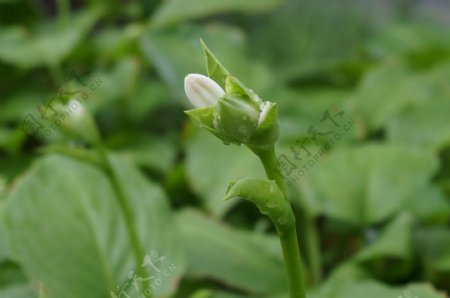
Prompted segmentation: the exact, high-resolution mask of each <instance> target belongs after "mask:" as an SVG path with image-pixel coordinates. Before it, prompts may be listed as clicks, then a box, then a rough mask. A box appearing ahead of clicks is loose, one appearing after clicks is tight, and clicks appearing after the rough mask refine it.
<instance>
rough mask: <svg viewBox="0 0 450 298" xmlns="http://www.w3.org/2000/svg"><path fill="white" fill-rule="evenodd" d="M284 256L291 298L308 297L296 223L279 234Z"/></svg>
mask: <svg viewBox="0 0 450 298" xmlns="http://www.w3.org/2000/svg"><path fill="white" fill-rule="evenodd" d="M279 236H280V243H281V248H282V250H283V257H284V261H285V266H286V271H287V276H288V284H289V294H290V297H291V298H306V291H305V286H304V280H305V278H304V275H303V267H302V260H301V257H300V249H299V246H298V240H297V229H296V228H295V223H294V225H293V226H292V228H291V229H290V230H288V231H285V232H284V233H283V234H279Z"/></svg>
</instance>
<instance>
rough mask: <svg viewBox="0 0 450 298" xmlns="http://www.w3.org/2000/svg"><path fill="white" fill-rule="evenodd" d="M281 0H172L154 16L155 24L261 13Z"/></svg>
mask: <svg viewBox="0 0 450 298" xmlns="http://www.w3.org/2000/svg"><path fill="white" fill-rule="evenodd" d="M280 3H281V1H280V0H246V1H240V0H229V1H220V0H208V1H205V0H170V1H166V2H164V4H163V5H161V6H160V8H159V9H158V11H156V13H155V15H154V16H153V18H152V24H153V26H157V27H159V26H167V25H171V24H174V23H179V22H184V21H187V20H190V19H197V18H201V17H206V16H210V15H215V14H219V13H226V12H246V13H259V12H263V11H267V10H270V9H273V8H275V7H276V6H277V5H278V4H280Z"/></svg>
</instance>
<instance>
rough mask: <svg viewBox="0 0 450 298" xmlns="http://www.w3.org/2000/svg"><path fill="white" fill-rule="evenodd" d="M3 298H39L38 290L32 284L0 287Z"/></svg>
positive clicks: (0, 295) (0, 294)
mask: <svg viewBox="0 0 450 298" xmlns="http://www.w3.org/2000/svg"><path fill="white" fill-rule="evenodd" d="M0 297H2V298H37V297H38V292H37V290H36V289H35V288H33V287H32V286H30V285H14V286H11V287H7V288H0Z"/></svg>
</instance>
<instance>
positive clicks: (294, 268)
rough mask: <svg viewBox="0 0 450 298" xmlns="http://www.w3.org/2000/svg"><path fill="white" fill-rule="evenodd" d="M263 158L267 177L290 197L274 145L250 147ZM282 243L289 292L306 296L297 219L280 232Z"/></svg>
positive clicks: (297, 295)
mask: <svg viewBox="0 0 450 298" xmlns="http://www.w3.org/2000/svg"><path fill="white" fill-rule="evenodd" d="M249 148H250V150H252V151H253V152H254V153H255V154H256V155H257V156H258V157H259V159H260V160H261V162H262V164H263V166H264V170H265V172H266V175H267V177H268V178H269V179H270V180H274V181H275V182H276V183H277V185H278V187H279V188H280V190H281V191H282V192H283V194H284V196H285V197H286V198H289V197H288V193H287V187H286V182H285V181H284V177H283V176H282V175H281V173H280V171H279V168H278V164H277V158H276V155H275V148H274V147H273V146H272V147H270V148H268V149H260V148H256V147H249ZM278 235H279V237H280V243H281V247H282V250H283V258H284V262H285V266H286V272H287V277H288V285H289V293H290V297H291V298H306V291H305V278H304V275H303V265H302V260H301V255H300V248H299V244H298V238H297V229H296V224H295V221H294V222H293V224H292V227H291V228H290V229H288V230H287V231H283V232H282V233H280V232H279V233H278Z"/></svg>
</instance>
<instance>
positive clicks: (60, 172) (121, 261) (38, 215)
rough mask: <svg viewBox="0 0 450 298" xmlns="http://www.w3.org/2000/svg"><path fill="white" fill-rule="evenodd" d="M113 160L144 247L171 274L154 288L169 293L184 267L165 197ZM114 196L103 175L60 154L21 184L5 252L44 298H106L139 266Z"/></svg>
mask: <svg viewBox="0 0 450 298" xmlns="http://www.w3.org/2000/svg"><path fill="white" fill-rule="evenodd" d="M112 162H113V169H114V171H115V172H117V176H118V180H119V185H121V187H122V188H123V189H124V193H125V195H126V198H127V202H128V204H129V210H128V211H127V212H130V214H131V216H132V220H133V221H132V222H131V225H132V226H133V228H134V229H136V231H137V235H138V238H139V240H140V243H141V245H142V249H143V250H144V251H145V253H149V252H150V251H151V250H155V251H158V252H159V253H160V254H161V255H163V256H165V257H166V258H167V261H166V262H167V263H164V264H163V265H162V266H166V265H168V264H169V262H170V263H173V264H175V266H176V268H177V271H176V272H174V274H173V275H171V276H169V277H167V278H166V279H165V281H164V283H163V284H161V286H160V287H158V288H157V289H156V292H157V293H160V294H163V293H164V294H168V293H170V292H171V291H173V289H174V286H175V281H176V280H177V279H178V277H179V276H180V274H181V273H182V270H183V269H182V268H183V264H182V258H181V255H180V253H181V251H180V249H181V246H179V245H178V244H177V241H176V239H177V236H176V233H175V230H174V226H173V223H172V219H171V213H170V210H169V206H168V204H167V201H166V199H165V196H164V194H163V193H162V192H161V190H160V189H159V188H158V187H157V186H156V185H154V184H152V183H150V182H149V181H147V180H146V179H145V178H144V177H143V176H142V175H141V174H140V173H139V172H137V171H136V170H135V169H134V168H132V167H130V166H128V165H127V164H126V163H124V162H122V161H120V160H119V159H117V158H112ZM116 196H117V194H116V193H115V191H114V188H113V186H112V184H111V181H110V180H109V179H108V178H107V176H106V175H105V174H104V172H102V171H100V170H99V169H97V168H95V167H93V166H90V165H87V164H84V163H80V162H76V161H74V160H72V159H69V158H65V157H59V156H49V157H46V158H44V159H41V160H39V161H37V162H36V163H35V164H34V166H33V167H32V168H31V170H30V171H29V172H28V173H27V174H26V175H25V176H24V177H23V178H22V179H21V180H20V181H19V183H18V184H17V186H16V188H15V190H14V192H13V193H12V194H11V195H10V196H9V198H8V200H7V205H6V212H5V214H6V215H5V216H6V224H7V232H8V238H9V244H10V245H9V246H10V248H11V252H12V254H13V255H14V257H15V258H16V259H17V260H18V261H19V262H20V264H21V265H22V266H23V268H24V270H25V271H26V273H27V274H28V275H29V276H30V277H31V278H32V279H33V280H35V281H39V282H42V283H43V284H44V285H45V287H46V288H47V289H48V298H53V297H67V298H70V297H74V298H75V297H107V296H109V295H110V292H111V291H113V290H116V286H122V285H123V283H125V282H126V281H127V278H128V274H129V272H130V270H135V268H136V266H140V265H141V264H136V263H135V261H134V258H133V255H132V249H131V247H130V239H129V237H128V231H127V230H126V225H125V221H124V220H125V219H124V216H123V212H124V211H123V210H122V209H121V208H122V207H121V205H120V204H119V203H118V199H117V197H116ZM142 262H144V260H142ZM130 291H131V290H130Z"/></svg>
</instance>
